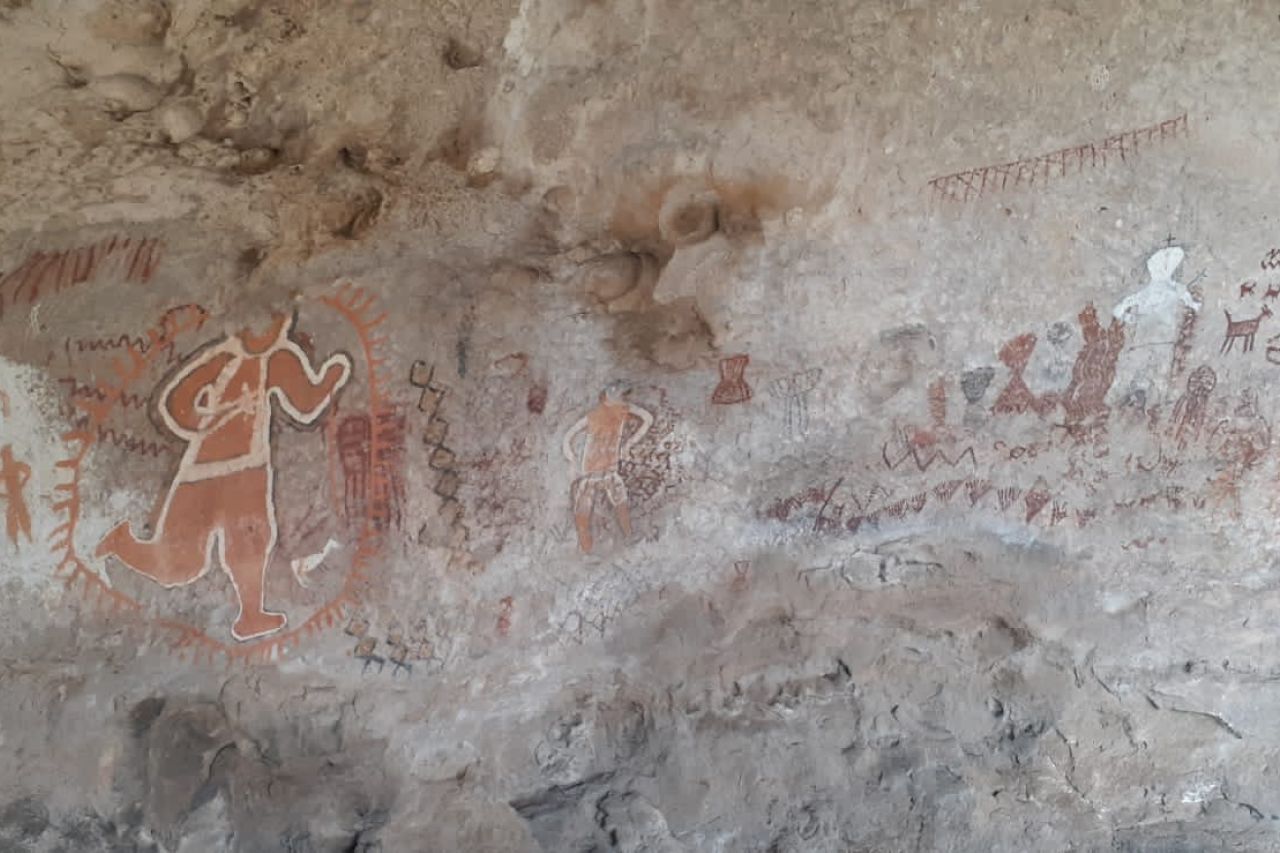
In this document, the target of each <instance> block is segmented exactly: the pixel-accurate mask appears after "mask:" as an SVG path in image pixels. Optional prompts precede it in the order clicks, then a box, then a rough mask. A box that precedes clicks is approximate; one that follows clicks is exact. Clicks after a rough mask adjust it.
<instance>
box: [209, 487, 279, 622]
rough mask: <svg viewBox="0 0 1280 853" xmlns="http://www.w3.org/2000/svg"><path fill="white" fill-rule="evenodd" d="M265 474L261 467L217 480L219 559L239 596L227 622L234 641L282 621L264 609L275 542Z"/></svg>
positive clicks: (272, 513) (272, 511) (270, 503)
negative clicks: (220, 485)
mask: <svg viewBox="0 0 1280 853" xmlns="http://www.w3.org/2000/svg"><path fill="white" fill-rule="evenodd" d="M270 478H271V474H270V473H269V472H268V471H267V469H266V468H255V469H252V470H249V471H241V472H239V473H237V474H232V475H230V476H227V477H221V478H219V479H220V480H222V481H223V482H224V494H225V495H226V497H225V503H223V504H222V507H221V518H222V544H221V548H220V549H219V557H221V560H222V565H223V567H224V568H225V569H226V570H227V574H228V575H230V577H231V583H232V584H233V585H234V586H235V588H236V596H237V597H238V598H239V599H240V602H239V603H240V615H239V616H238V617H237V618H236V621H235V624H234V625H232V626H231V635H232V636H233V637H235V638H236V639H237V640H250V639H253V638H255V637H261V636H264V635H266V634H270V633H273V632H275V631H278V630H280V629H281V628H283V627H284V625H285V622H286V621H287V619H286V617H285V615H284V614H283V613H275V612H272V611H269V610H266V609H265V608H264V604H265V601H264V596H265V591H264V584H265V581H266V574H267V562H268V561H269V560H270V559H271V551H272V549H273V548H274V547H275V544H276V522H275V508H274V507H273V506H272V501H271V479H270Z"/></svg>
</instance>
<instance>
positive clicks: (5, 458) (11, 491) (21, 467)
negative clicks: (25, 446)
mask: <svg viewBox="0 0 1280 853" xmlns="http://www.w3.org/2000/svg"><path fill="white" fill-rule="evenodd" d="M30 479H31V466H30V465H27V464H26V463H25V462H19V461H17V460H16V459H14V458H13V447H12V445H8V444H6V445H5V446H4V447H0V485H2V486H4V491H3V492H0V498H3V499H4V500H5V503H6V507H5V518H4V529H5V533H7V534H8V536H9V541H10V542H12V543H13V544H14V545H17V544H18V534H22V535H24V536H26V537H27V541H28V542H30V541H31V513H30V512H28V511H27V501H26V498H25V497H23V494H22V490H23V489H25V488H26V486H27V482H28V481H30Z"/></svg>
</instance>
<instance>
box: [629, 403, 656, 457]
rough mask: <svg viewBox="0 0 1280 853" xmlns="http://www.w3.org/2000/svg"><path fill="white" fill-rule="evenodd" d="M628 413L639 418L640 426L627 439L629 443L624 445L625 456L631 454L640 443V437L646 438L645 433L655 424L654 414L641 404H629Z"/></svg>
mask: <svg viewBox="0 0 1280 853" xmlns="http://www.w3.org/2000/svg"><path fill="white" fill-rule="evenodd" d="M627 413H628V414H630V415H632V416H633V417H636V418H639V420H640V426H639V427H638V428H637V429H636V431H635V432H633V433H632V434H631V437H630V438H628V439H627V443H626V444H624V445H623V446H622V455H623V456H629V455H630V454H631V448H633V447H635V446H636V444H637V443H639V441H640V439H642V438H644V437H645V434H646V433H648V432H649V428H650V427H651V426H653V415H651V414H649V413H648V412H647V411H645V410H644V409H642V408H640V407H639V406H628V407H627Z"/></svg>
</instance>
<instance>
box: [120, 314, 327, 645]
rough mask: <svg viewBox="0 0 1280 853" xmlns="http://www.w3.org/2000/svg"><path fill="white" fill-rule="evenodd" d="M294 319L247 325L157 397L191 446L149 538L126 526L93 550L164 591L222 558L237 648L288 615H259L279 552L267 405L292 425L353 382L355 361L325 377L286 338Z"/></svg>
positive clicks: (185, 368) (309, 418)
mask: <svg viewBox="0 0 1280 853" xmlns="http://www.w3.org/2000/svg"><path fill="white" fill-rule="evenodd" d="M293 321H294V318H293V317H292V316H284V315H276V316H275V317H274V318H273V322H272V325H271V327H270V329H269V330H268V331H267V332H266V334H262V335H256V334H254V333H253V332H252V331H251V330H249V329H244V330H241V331H240V332H239V333H237V334H236V335H234V336H232V337H229V338H226V339H224V340H222V341H220V342H218V343H217V344H215V345H214V346H211V347H208V348H206V349H204V350H203V351H201V352H199V353H197V354H196V355H195V356H193V357H192V358H190V359H188V360H187V362H186V363H185V364H183V365H182V366H181V367H180V368H179V369H178V371H177V372H176V374H175V375H174V376H173V378H172V379H171V380H170V381H169V382H168V384H167V385H166V386H165V387H164V388H163V389H162V390H161V392H160V395H159V399H160V407H159V411H160V417H161V419H162V420H163V421H164V425H165V426H166V427H167V428H168V429H169V431H170V432H172V433H173V434H174V435H176V436H178V437H180V438H182V439H184V440H185V441H186V442H187V449H186V451H185V452H184V453H183V455H182V459H181V461H180V462H179V463H178V470H177V473H175V474H174V477H173V481H172V483H171V484H170V487H169V491H168V494H166V495H165V498H164V501H163V503H162V504H161V507H160V511H159V514H158V517H157V519H156V522H155V534H154V535H153V536H152V538H150V539H138V537H137V536H135V535H134V533H133V529H132V527H131V525H130V524H129V522H127V521H125V522H121V523H120V524H118V525H117V526H116V527H114V528H113V529H112V530H111V531H110V532H109V533H107V535H106V536H105V537H103V539H102V541H101V542H100V543H99V544H98V548H97V551H96V556H98V557H106V556H114V557H116V558H117V559H118V560H120V562H122V563H124V564H125V565H126V566H128V567H129V568H130V569H132V570H134V571H135V572H138V573H139V574H141V575H144V576H146V577H148V578H151V579H152V580H154V581H155V582H156V583H158V584H160V585H161V586H163V587H166V588H171V587H176V586H185V585H186V584H190V583H194V582H195V581H196V580H198V579H199V578H201V577H202V576H203V575H204V574H205V572H207V571H208V570H209V569H210V568H211V567H212V565H213V562H214V560H213V557H214V553H215V550H216V553H217V556H218V561H219V562H221V563H222V566H223V568H224V569H225V570H226V572H227V574H228V575H229V576H230V578H231V583H232V586H234V587H235V591H236V597H237V598H238V599H239V605H240V612H239V615H238V616H237V618H236V620H235V623H234V624H233V625H232V627H231V635H232V636H233V637H235V638H236V639H237V640H250V639H253V638H255V637H261V636H265V635H267V634H271V633H274V632H275V631H278V630H280V629H281V628H283V627H284V626H285V623H286V621H287V619H286V617H285V615H284V614H283V613H274V612H271V611H268V610H266V609H265V608H264V599H263V595H264V590H263V588H264V580H265V576H266V571H267V563H268V561H269V560H270V558H271V553H272V551H273V550H274V548H275V545H276V538H277V534H278V529H277V525H276V514H275V503H274V499H273V494H274V489H275V471H274V469H273V466H272V460H271V415H272V402H273V401H274V402H275V403H276V405H278V406H279V407H280V408H281V409H282V410H284V412H285V413H286V414H288V415H289V417H290V418H291V419H293V420H294V421H295V422H296V423H298V424H301V425H304V426H305V425H308V424H312V423H314V422H315V421H316V420H317V419H318V418H319V417H320V415H321V414H322V413H323V412H324V411H325V409H326V408H328V406H329V404H330V403H331V402H332V401H333V398H334V395H335V394H336V393H337V392H338V390H339V389H340V388H341V387H342V386H343V385H345V384H346V382H347V380H348V379H349V378H350V376H351V360H350V359H349V358H348V357H347V356H346V355H342V354H338V355H334V356H331V357H330V358H329V359H328V360H327V361H325V362H324V364H322V365H320V369H319V370H316V369H315V368H313V367H312V366H311V361H310V359H309V358H308V357H307V355H306V353H304V352H303V350H302V348H301V347H300V346H298V344H297V343H296V342H294V341H292V340H290V338H289V331H290V329H291V328H292V326H293Z"/></svg>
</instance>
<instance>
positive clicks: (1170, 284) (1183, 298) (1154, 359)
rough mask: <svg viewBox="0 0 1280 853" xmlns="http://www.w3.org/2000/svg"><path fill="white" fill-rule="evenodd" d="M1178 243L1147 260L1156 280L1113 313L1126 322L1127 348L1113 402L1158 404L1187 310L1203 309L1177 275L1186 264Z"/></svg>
mask: <svg viewBox="0 0 1280 853" xmlns="http://www.w3.org/2000/svg"><path fill="white" fill-rule="evenodd" d="M1183 257H1184V255H1183V251H1182V249H1181V248H1179V247H1177V246H1170V247H1168V248H1165V249H1160V250H1159V251H1157V252H1155V253H1154V254H1152V255H1151V257H1150V258H1148V259H1147V272H1148V273H1149V274H1150V276H1151V280H1150V281H1149V282H1147V284H1146V285H1145V286H1144V287H1143V288H1142V289H1141V290H1138V291H1137V292H1135V293H1131V294H1129V295H1128V296H1126V297H1125V298H1124V299H1123V300H1122V301H1121V302H1120V304H1118V305H1117V306H1116V307H1115V310H1114V311H1113V312H1112V315H1113V316H1114V317H1115V318H1116V319H1117V320H1120V321H1121V322H1123V323H1124V326H1125V330H1124V336H1125V339H1124V344H1125V346H1124V351H1123V352H1121V354H1120V359H1119V361H1118V362H1117V364H1116V378H1115V382H1114V383H1113V384H1112V386H1111V393H1110V394H1109V395H1108V400H1107V402H1108V404H1110V405H1112V406H1116V405H1121V404H1123V403H1124V402H1125V401H1126V400H1141V401H1142V402H1143V404H1144V405H1145V406H1152V405H1155V404H1156V403H1159V402H1160V401H1161V400H1162V399H1163V398H1164V396H1165V395H1167V394H1168V393H1169V378H1170V377H1169V374H1170V371H1171V369H1172V366H1173V354H1174V346H1175V344H1176V343H1177V341H1178V330H1179V328H1180V327H1181V325H1182V316H1183V311H1184V310H1185V309H1187V308H1189V309H1191V310H1192V311H1199V310H1200V303H1199V302H1197V301H1196V299H1195V297H1193V296H1192V295H1191V291H1190V290H1188V289H1187V286H1186V285H1185V284H1183V283H1182V282H1180V281H1177V280H1175V279H1174V277H1173V276H1174V273H1175V272H1176V271H1177V269H1178V267H1179V266H1180V265H1181V264H1182V259H1183Z"/></svg>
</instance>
